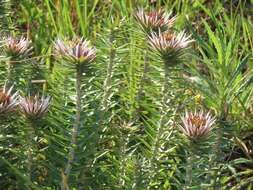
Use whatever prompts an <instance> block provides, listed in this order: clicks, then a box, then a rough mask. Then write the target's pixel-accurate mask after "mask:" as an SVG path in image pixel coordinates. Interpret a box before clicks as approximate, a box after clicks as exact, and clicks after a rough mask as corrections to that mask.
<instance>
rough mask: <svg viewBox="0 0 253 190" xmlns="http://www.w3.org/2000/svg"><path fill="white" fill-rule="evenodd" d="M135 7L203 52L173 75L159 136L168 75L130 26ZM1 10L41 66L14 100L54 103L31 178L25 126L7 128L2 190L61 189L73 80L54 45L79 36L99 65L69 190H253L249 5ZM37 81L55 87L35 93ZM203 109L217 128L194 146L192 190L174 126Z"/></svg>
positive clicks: (23, 2) (39, 87)
mask: <svg viewBox="0 0 253 190" xmlns="http://www.w3.org/2000/svg"><path fill="white" fill-rule="evenodd" d="M138 7H144V8H145V9H147V10H149V9H152V8H164V9H165V10H166V11H168V12H170V11H172V13H173V15H177V16H178V17H177V21H176V23H175V26H174V29H175V31H181V30H183V29H185V30H186V32H187V33H188V34H191V35H192V38H193V39H194V40H195V42H194V43H193V45H192V47H191V48H190V49H189V51H187V55H186V56H187V57H186V59H185V60H184V62H183V63H182V64H180V65H178V66H177V67H175V68H173V69H172V70H170V73H169V79H168V86H169V88H168V89H167V92H168V97H169V98H168V102H169V103H168V106H167V107H166V111H168V113H167V115H166V117H165V120H166V122H165V123H166V124H165V125H164V128H163V131H162V133H159V132H158V126H159V121H160V117H161V111H160V108H161V106H162V97H163V95H164V94H162V86H163V82H164V67H163V63H162V61H161V60H160V58H159V57H158V56H157V55H156V54H155V53H154V52H153V51H152V50H151V48H150V47H149V45H148V43H147V40H146V39H145V36H144V35H143V33H142V31H141V30H140V28H139V27H138V24H137V23H136V21H135V19H134V17H133V15H134V12H135V11H136V10H137V8H138ZM0 8H1V10H0V20H1V24H0V28H1V31H2V34H3V35H16V36H22V35H23V36H27V37H29V38H30V39H31V40H32V42H33V47H34V54H33V57H32V58H31V59H28V60H23V61H24V62H22V63H21V65H20V68H19V69H18V70H17V71H16V74H15V76H16V78H15V79H13V82H15V83H16V84H15V89H16V90H19V91H20V94H22V95H25V94H27V92H31V93H35V92H40V93H41V94H42V93H43V94H47V95H50V96H52V103H51V106H50V109H49V113H48V114H47V115H46V116H45V117H44V118H43V120H42V121H40V122H38V123H37V126H36V128H35V138H34V139H32V140H31V142H32V143H33V144H34V146H35V147H36V152H34V155H33V163H34V164H33V168H32V173H31V178H29V177H28V171H27V150H28V147H27V137H26V136H27V126H28V124H27V122H26V120H25V119H24V118H23V117H22V116H21V115H20V114H16V115H14V116H13V117H11V119H10V120H9V121H8V122H2V123H1V128H0V142H1V143H0V156H1V157H0V168H1V169H0V176H1V177H0V187H1V189H45V190H46V189H48V190H51V189H59V188H60V183H61V181H62V180H63V181H64V179H65V177H66V176H64V174H63V170H64V168H65V166H66V163H67V159H68V158H67V156H68V152H69V150H70V149H71V145H70V142H71V132H72V127H73V123H74V121H75V113H76V111H77V110H76V105H75V104H76V103H75V102H76V91H75V87H74V85H75V80H76V79H75V72H74V71H73V70H71V69H69V68H66V67H64V66H63V65H62V64H61V62H62V61H61V60H59V59H57V58H56V57H55V56H54V46H53V42H54V40H55V39H56V38H57V37H66V38H71V37H73V36H80V37H82V36H83V37H84V38H87V39H89V40H90V41H91V43H92V44H93V45H94V46H95V47H96V49H97V58H96V60H95V62H94V63H92V67H91V68H90V69H89V70H88V71H86V75H85V76H84V77H83V78H82V84H81V87H82V88H81V89H82V93H83V96H82V111H81V126H80V128H79V131H78V135H77V143H76V145H75V146H74V147H72V148H74V150H75V159H74V162H73V168H72V170H71V173H70V176H69V180H68V181H65V185H67V186H68V187H69V189H73V190H74V189H84V190H91V189H92V190H100V189H108V190H109V189H110V190H111V189H112V190H114V189H115V190H116V189H120V190H122V189H125V190H127V189H129V190H130V189H131V190H132V189H133V190H147V189H159V190H163V189H164V190H168V189H171V190H182V189H192V190H194V189H196V190H200V189H208V190H216V189H222V190H223V189H224V190H226V189H235V190H236V189H247V190H250V189H252V188H253V186H252V181H253V164H252V161H253V158H252V151H253V147H252V140H251V139H252V131H253V107H252V100H253V99H252V97H253V96H252V93H253V91H252V82H253V78H252V77H253V75H252V74H253V70H252V63H253V59H252V52H253V36H252V34H253V21H252V14H253V12H252V9H253V2H252V1H246V0H245V1H244V0H239V1H232V0H231V1H229V0H227V1H221V0H215V1H205V0H196V1H181V0H167V1H165V0H164V1H163V0H157V1H156V3H153V4H152V3H150V1H147V0H140V1H134V0H108V1H99V0H93V1H92V0H73V1H67V0H43V1H27V0H20V1H16V0H9V1H2V2H1V5H0ZM2 55H3V56H1V57H0V58H1V70H0V73H1V75H0V82H1V84H4V83H5V81H6V78H7V72H6V58H5V57H4V52H3V51H2ZM145 65H146V66H147V68H144V67H145ZM143 75H144V76H143ZM35 79H36V80H41V79H43V80H44V79H45V80H46V81H47V82H46V84H36V83H30V81H31V80H35ZM27 81H28V83H27ZM105 81H106V82H105ZM108 81H109V82H108ZM102 108H104V109H102ZM200 108H202V109H205V110H211V111H212V113H213V114H214V115H215V116H216V119H217V122H216V124H215V128H214V130H213V131H212V134H211V136H210V138H209V140H208V141H207V142H205V143H204V144H201V145H199V144H198V145H197V149H198V151H197V152H196V154H195V155H193V161H194V163H193V167H192V183H191V185H190V186H189V183H188V181H187V179H186V176H187V175H188V174H187V168H189V163H188V162H187V158H188V157H189V155H191V147H189V144H188V141H187V140H186V139H185V138H184V136H183V134H182V133H181V131H180V130H178V125H179V124H181V119H180V117H181V116H182V115H183V114H184V112H185V110H195V109H200ZM28 130H29V129H28ZM157 138H158V139H159V141H157ZM155 147H157V148H155ZM154 150H155V151H154ZM188 186H189V187H188ZM66 189H67V188H66Z"/></svg>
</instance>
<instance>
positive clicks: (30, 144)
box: [27, 121, 35, 182]
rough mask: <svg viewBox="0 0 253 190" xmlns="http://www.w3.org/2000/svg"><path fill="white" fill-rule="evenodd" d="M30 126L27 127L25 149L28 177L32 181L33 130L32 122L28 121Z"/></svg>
mask: <svg viewBox="0 0 253 190" xmlns="http://www.w3.org/2000/svg"><path fill="white" fill-rule="evenodd" d="M29 123H30V126H29V128H28V129H27V130H28V131H27V145H28V151H27V173H28V179H29V181H30V182H32V170H33V169H32V168H33V155H34V152H35V147H34V142H33V140H34V137H35V131H34V124H33V122H32V121H29Z"/></svg>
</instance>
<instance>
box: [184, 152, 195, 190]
mask: <svg viewBox="0 0 253 190" xmlns="http://www.w3.org/2000/svg"><path fill="white" fill-rule="evenodd" d="M189 151H190V152H189V156H188V158H187V166H186V180H185V190H187V189H191V186H192V168H193V152H192V150H189Z"/></svg>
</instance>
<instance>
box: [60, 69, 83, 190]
mask: <svg viewBox="0 0 253 190" xmlns="http://www.w3.org/2000/svg"><path fill="white" fill-rule="evenodd" d="M81 77H82V68H81V67H80V66H77V68H76V95H77V97H76V118H75V123H74V126H73V131H72V136H71V146H70V151H69V154H68V162H67V165H66V167H65V170H64V179H62V182H61V189H62V190H66V188H65V187H66V186H67V184H65V183H66V182H68V179H69V175H70V172H71V169H72V165H73V162H74V158H75V149H76V147H77V133H78V130H79V127H80V124H81V109H82V106H81V97H82V96H81Z"/></svg>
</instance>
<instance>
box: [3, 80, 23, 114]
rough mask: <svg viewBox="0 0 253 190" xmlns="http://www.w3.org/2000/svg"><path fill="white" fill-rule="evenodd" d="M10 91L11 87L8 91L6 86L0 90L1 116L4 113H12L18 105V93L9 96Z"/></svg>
mask: <svg viewBox="0 0 253 190" xmlns="http://www.w3.org/2000/svg"><path fill="white" fill-rule="evenodd" d="M12 89H13V86H12V87H11V88H9V89H8V88H6V85H4V86H3V87H2V88H1V89H0V115H1V116H2V115H4V114H6V113H9V112H12V111H14V110H15V108H16V107H17V105H18V103H19V95H18V92H15V93H14V94H11V91H12Z"/></svg>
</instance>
